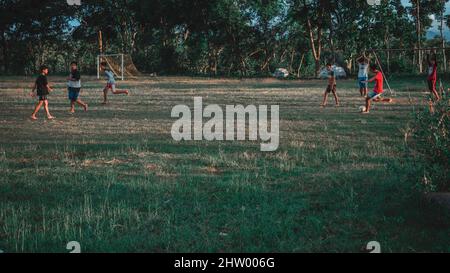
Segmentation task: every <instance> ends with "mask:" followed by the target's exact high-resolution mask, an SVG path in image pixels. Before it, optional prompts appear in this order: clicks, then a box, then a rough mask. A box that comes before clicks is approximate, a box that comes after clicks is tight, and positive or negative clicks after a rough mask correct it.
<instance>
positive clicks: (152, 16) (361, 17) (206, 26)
mask: <svg viewBox="0 0 450 273" xmlns="http://www.w3.org/2000/svg"><path fill="white" fill-rule="evenodd" d="M402 2H403V1H400V0H389V1H382V5H380V6H377V7H371V6H369V5H368V4H367V2H366V1H354V0H340V1H337V0H335V1H333V0H330V1H325V0H150V1H149V0H118V1H112V0H105V1H96V0H85V1H84V0H83V1H82V5H81V6H69V5H67V3H66V1H65V0H58V1H55V0H42V1H33V0H2V1H0V12H1V16H0V34H1V35H0V64H1V65H0V73H2V74H31V73H33V72H34V71H35V69H36V67H37V66H38V65H39V64H42V63H43V62H45V63H47V64H48V65H50V66H51V68H52V69H53V71H56V72H58V71H65V70H66V67H67V64H68V63H69V62H70V61H72V60H78V61H79V62H80V64H81V65H82V67H83V68H84V70H85V71H88V70H91V71H92V70H94V69H95V56H96V55H97V54H98V53H99V47H98V32H99V31H102V33H103V44H104V49H105V52H107V53H108V52H109V53H117V52H123V53H129V54H131V55H132V56H133V59H134V62H135V63H136V65H137V66H138V68H139V69H140V70H142V71H144V72H157V73H170V74H203V75H239V76H253V75H264V74H268V73H270V72H273V70H274V69H275V68H277V67H285V68H287V69H288V70H289V71H290V72H291V73H292V74H295V75H297V76H313V75H317V73H318V70H319V68H320V66H321V65H322V64H323V63H324V62H326V61H334V62H337V63H339V64H341V65H342V66H344V67H346V69H349V70H350V71H352V69H354V59H355V56H356V55H357V54H360V53H361V52H363V51H364V50H365V49H368V48H393V47H401V48H414V47H417V46H418V45H419V39H418V37H420V40H422V41H421V42H425V40H426V32H427V30H428V29H429V27H430V26H431V24H432V20H431V19H430V16H431V15H435V16H436V18H437V21H439V20H440V19H443V20H442V22H444V21H446V20H445V19H446V18H442V17H443V16H441V15H442V14H443V12H442V10H443V7H444V6H443V4H444V3H445V2H447V1H420V6H419V7H417V1H416V0H411V1H410V3H409V5H408V6H405V5H403V4H402ZM417 14H419V16H417ZM417 19H419V20H417ZM411 55H414V54H410V56H409V58H411V60H412V61H413V62H414V60H417V59H418V58H415V56H411ZM382 57H383V58H384V59H386V60H388V61H389V62H390V59H389V58H391V56H382ZM418 57H420V56H418ZM404 59H405V56H404V55H397V58H393V60H392V64H389V66H390V68H392V69H393V71H396V70H399V71H400V70H407V69H411V66H410V65H409V64H408V63H407V62H405V61H404ZM416 63H418V62H417V61H416ZM352 64H353V66H352Z"/></svg>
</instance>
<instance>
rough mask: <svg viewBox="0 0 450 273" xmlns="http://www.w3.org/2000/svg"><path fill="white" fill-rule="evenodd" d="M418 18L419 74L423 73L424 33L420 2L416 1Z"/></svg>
mask: <svg viewBox="0 0 450 273" xmlns="http://www.w3.org/2000/svg"><path fill="white" fill-rule="evenodd" d="M416 5H417V7H416V18H417V49H418V51H417V52H418V54H417V61H418V64H419V73H421V74H422V73H423V56H422V50H421V47H422V44H421V43H422V42H421V38H422V37H421V36H422V35H421V32H422V27H421V23H420V1H419V0H416Z"/></svg>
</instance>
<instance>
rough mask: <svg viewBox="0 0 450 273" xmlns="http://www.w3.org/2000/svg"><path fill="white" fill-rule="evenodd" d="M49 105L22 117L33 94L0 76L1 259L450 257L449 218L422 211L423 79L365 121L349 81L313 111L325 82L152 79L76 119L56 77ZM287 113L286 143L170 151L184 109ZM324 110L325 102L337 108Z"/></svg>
mask: <svg viewBox="0 0 450 273" xmlns="http://www.w3.org/2000/svg"><path fill="white" fill-rule="evenodd" d="M50 80H54V81H55V86H56V87H57V89H56V91H55V92H54V93H53V94H51V96H50V109H51V111H52V113H53V114H54V115H55V116H56V117H57V119H56V120H54V121H46V120H45V119H44V118H43V117H44V115H43V112H41V113H40V116H39V117H40V119H39V120H38V121H36V122H32V121H30V120H28V116H29V115H30V114H31V111H32V108H33V104H34V103H35V101H34V100H33V99H31V98H29V97H27V93H28V92H29V90H28V86H29V85H30V83H31V80H30V79H29V82H27V81H25V80H22V81H16V80H14V81H12V80H10V79H7V78H1V79H0V92H1V99H0V200H1V202H0V249H2V250H3V251H5V252H65V251H66V250H65V246H66V244H67V242H69V241H74V240H75V241H79V242H80V243H81V246H82V251H84V252H235V251H240V252H241V251H242V252H272V251H274V252H316V251H320V252H359V251H361V250H362V249H363V248H364V246H365V245H366V244H367V243H368V242H369V241H373V240H376V241H379V242H380V243H381V245H382V250H383V251H385V252H423V251H432V252H449V251H450V238H449V236H448V234H449V233H450V220H449V219H450V217H449V213H448V211H445V210H444V209H442V208H439V207H434V206H432V205H429V204H427V203H425V202H423V201H422V198H421V196H420V195H419V194H418V193H416V192H415V191H414V190H413V188H414V185H415V179H416V177H415V175H417V174H416V173H415V170H414V165H413V164H412V163H413V162H411V161H410V160H409V159H408V158H404V156H403V154H404V153H403V147H404V143H403V138H404V135H403V132H402V129H403V128H404V127H405V126H406V124H407V123H408V122H409V121H410V120H411V118H412V115H411V112H412V110H413V109H417V108H421V107H424V105H425V103H424V98H425V93H423V92H422V91H423V90H422V89H425V86H424V85H423V84H422V83H421V80H420V79H408V81H402V80H401V79H397V80H394V81H393V82H392V86H393V87H394V88H395V89H396V91H397V97H396V101H395V103H393V104H379V105H376V106H375V109H374V111H373V112H372V113H371V114H370V115H367V116H362V115H360V114H359V113H358V106H359V105H362V104H363V100H362V99H361V98H360V97H359V95H358V94H359V92H358V90H357V88H356V84H355V82H354V81H340V82H339V84H338V92H339V95H340V96H341V98H342V107H340V108H334V107H332V106H330V107H327V108H324V109H322V108H320V107H319V105H320V102H321V97H322V94H323V91H324V87H325V85H326V83H325V82H322V81H276V80H270V79H267V80H265V79H255V80H229V79H215V80H207V79H195V78H194V79H191V78H176V77H168V78H155V79H139V80H135V81H127V82H124V83H119V84H120V85H121V86H122V87H125V88H129V89H131V91H132V93H131V96H129V97H126V96H111V97H110V99H111V103H110V104H109V105H107V106H102V105H100V102H101V95H102V93H101V88H102V86H103V83H102V82H97V81H95V80H93V79H85V81H84V86H85V88H84V91H83V94H82V98H83V99H84V100H86V101H87V102H88V103H89V104H90V110H89V111H88V112H87V113H84V112H82V111H81V110H80V109H78V112H77V113H76V114H74V115H71V114H69V113H68V110H69V108H68V101H67V99H66V91H65V90H64V81H63V79H62V78H52V77H50ZM194 96H202V97H203V98H204V104H209V103H214V104H219V105H226V104H243V105H246V104H270V105H271V104H279V105H280V119H281V126H280V130H281V139H280V148H279V150H278V151H276V152H273V153H262V152H260V151H259V144H258V143H256V142H206V141H200V142H179V143H178V142H175V141H173V140H172V138H171V136H170V128H171V125H172V123H173V122H174V119H171V118H170V111H171V109H172V107H173V106H175V105H177V104H188V105H192V104H193V97H194ZM330 103H331V98H330Z"/></svg>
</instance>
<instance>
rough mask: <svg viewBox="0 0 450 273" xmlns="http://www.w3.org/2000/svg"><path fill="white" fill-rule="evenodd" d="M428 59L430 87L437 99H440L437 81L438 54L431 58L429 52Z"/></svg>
mask: <svg viewBox="0 0 450 273" xmlns="http://www.w3.org/2000/svg"><path fill="white" fill-rule="evenodd" d="M427 61H428V78H427V80H428V89H429V90H430V92H431V94H433V95H434V98H435V99H436V101H439V100H440V97H439V93H438V92H437V90H436V81H437V63H436V56H434V58H430V54H427Z"/></svg>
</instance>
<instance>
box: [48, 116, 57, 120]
mask: <svg viewBox="0 0 450 273" xmlns="http://www.w3.org/2000/svg"><path fill="white" fill-rule="evenodd" d="M47 119H49V120H52V119H55V117H54V116H48V117H47Z"/></svg>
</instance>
